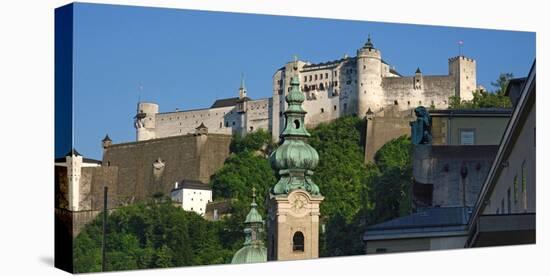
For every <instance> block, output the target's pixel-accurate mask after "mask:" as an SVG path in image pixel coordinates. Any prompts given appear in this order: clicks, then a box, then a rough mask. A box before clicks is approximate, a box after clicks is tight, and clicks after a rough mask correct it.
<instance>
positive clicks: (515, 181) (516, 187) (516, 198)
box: [514, 174, 519, 204]
mask: <svg viewBox="0 0 550 276" xmlns="http://www.w3.org/2000/svg"><path fill="white" fill-rule="evenodd" d="M518 188H519V187H518V175H517V174H516V175H515V176H514V204H517V203H518Z"/></svg>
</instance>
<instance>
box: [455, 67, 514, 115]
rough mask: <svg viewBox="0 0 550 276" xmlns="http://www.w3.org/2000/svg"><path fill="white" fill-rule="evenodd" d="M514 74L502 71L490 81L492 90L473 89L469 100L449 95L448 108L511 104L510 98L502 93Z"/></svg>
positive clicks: (504, 105) (507, 105) (488, 106)
mask: <svg viewBox="0 0 550 276" xmlns="http://www.w3.org/2000/svg"><path fill="white" fill-rule="evenodd" d="M513 77H514V76H513V75H512V74H511V73H502V74H500V75H499V77H498V79H497V80H496V81H494V82H491V85H492V86H493V87H494V88H495V89H494V90H493V91H485V90H475V91H474V92H473V98H472V99H471V100H461V99H460V97H457V96H451V97H449V108H452V109H460V108H492V107H500V108H508V107H511V106H512V103H511V102H510V98H509V97H507V96H505V95H504V92H505V91H506V87H507V86H508V83H509V82H510V80H511V79H512V78H513Z"/></svg>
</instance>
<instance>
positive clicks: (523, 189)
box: [521, 161, 527, 211]
mask: <svg viewBox="0 0 550 276" xmlns="http://www.w3.org/2000/svg"><path fill="white" fill-rule="evenodd" d="M525 174H526V172H525V161H523V163H522V164H521V193H522V196H523V211H527V175H525Z"/></svg>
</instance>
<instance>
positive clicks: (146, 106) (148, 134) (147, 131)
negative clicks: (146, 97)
mask: <svg viewBox="0 0 550 276" xmlns="http://www.w3.org/2000/svg"><path fill="white" fill-rule="evenodd" d="M158 112H159V106H158V104H156V103H145V102H140V103H138V105H137V114H136V116H135V117H134V119H135V120H134V127H135V128H136V140H137V141H145V140H150V139H155V138H156V134H155V127H156V120H155V117H156V114H157V113H158Z"/></svg>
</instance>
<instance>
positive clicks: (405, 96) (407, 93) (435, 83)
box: [382, 76, 455, 110]
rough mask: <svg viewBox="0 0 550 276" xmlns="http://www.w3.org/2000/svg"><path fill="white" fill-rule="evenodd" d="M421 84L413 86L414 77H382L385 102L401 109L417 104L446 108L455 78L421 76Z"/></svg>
mask: <svg viewBox="0 0 550 276" xmlns="http://www.w3.org/2000/svg"><path fill="white" fill-rule="evenodd" d="M420 80H421V82H422V85H420V86H419V87H418V88H415V85H414V84H415V77H400V78H384V79H383V80H382V88H383V90H384V95H385V101H386V102H385V104H386V105H389V104H395V103H396V101H397V105H398V106H399V107H400V109H401V110H405V109H410V108H414V107H416V106H419V105H423V106H426V107H430V106H432V105H433V106H434V107H435V108H447V107H448V101H449V97H451V96H453V95H454V93H455V80H454V78H453V77H452V76H421V78H420Z"/></svg>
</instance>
